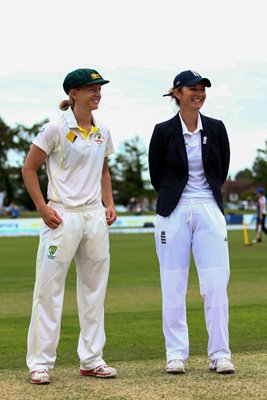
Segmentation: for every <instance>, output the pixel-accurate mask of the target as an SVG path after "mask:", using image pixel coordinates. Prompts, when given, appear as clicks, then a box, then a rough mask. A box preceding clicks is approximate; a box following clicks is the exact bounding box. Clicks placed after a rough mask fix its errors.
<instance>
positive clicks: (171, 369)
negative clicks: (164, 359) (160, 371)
mask: <svg viewBox="0 0 267 400" xmlns="http://www.w3.org/2000/svg"><path fill="white" fill-rule="evenodd" d="M165 370H166V372H168V374H184V373H185V366H184V361H183V360H171V361H169V362H168V363H167V365H166V368H165Z"/></svg>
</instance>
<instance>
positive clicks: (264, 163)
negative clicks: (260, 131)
mask: <svg viewBox="0 0 267 400" xmlns="http://www.w3.org/2000/svg"><path fill="white" fill-rule="evenodd" d="M257 153H258V155H257V157H256V159H255V161H254V164H253V166H252V172H253V177H254V181H255V182H257V183H258V184H261V185H262V186H263V188H264V190H265V193H266V191H267V141H266V142H265V149H258V150H257Z"/></svg>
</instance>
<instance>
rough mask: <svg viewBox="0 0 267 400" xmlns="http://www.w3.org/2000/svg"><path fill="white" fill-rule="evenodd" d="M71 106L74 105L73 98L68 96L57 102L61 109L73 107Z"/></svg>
mask: <svg viewBox="0 0 267 400" xmlns="http://www.w3.org/2000/svg"><path fill="white" fill-rule="evenodd" d="M73 106H74V100H73V98H72V97H70V96H69V98H68V100H62V101H61V102H60V103H59V108H60V110H62V111H67V109H68V108H69V107H71V108H73Z"/></svg>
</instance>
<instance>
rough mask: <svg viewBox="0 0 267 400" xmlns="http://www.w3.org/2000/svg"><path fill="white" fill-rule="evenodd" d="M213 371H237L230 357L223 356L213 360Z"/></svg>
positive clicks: (222, 372) (211, 364) (211, 367)
mask: <svg viewBox="0 0 267 400" xmlns="http://www.w3.org/2000/svg"><path fill="white" fill-rule="evenodd" d="M209 368H210V369H212V370H213V371H216V372H218V373H219V374H233V373H234V372H235V367H234V365H233V364H232V363H231V361H230V360H229V358H226V357H221V358H217V360H212V361H211V363H210V366H209Z"/></svg>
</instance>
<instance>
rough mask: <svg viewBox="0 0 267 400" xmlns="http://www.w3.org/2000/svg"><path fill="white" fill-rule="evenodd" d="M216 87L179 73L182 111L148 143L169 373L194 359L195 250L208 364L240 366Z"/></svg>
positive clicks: (226, 369)
mask: <svg viewBox="0 0 267 400" xmlns="http://www.w3.org/2000/svg"><path fill="white" fill-rule="evenodd" d="M210 86H211V83H210V81H209V79H207V78H202V76H200V74H199V73H197V72H196V71H192V70H187V71H182V72H181V73H179V74H178V75H177V76H176V77H175V78H174V81H173V86H172V88H171V89H170V91H169V93H168V94H166V95H164V96H170V97H171V98H172V99H174V101H175V102H176V104H177V105H178V107H179V112H178V113H177V114H176V115H175V116H174V117H173V118H171V119H170V120H168V121H165V122H161V123H159V124H157V125H156V126H155V128H154V132H153V135H152V138H151V141H150V146H149V169H150V177H151V182H152V185H153V187H154V189H155V191H156V192H157V194H158V199H157V220H156V221H157V222H156V230H155V240H156V250H157V255H158V259H159V264H160V278H161V290H162V308H163V309H162V317H163V333H164V337H165V345H166V358H167V365H166V371H167V372H168V373H184V372H185V361H186V360H187V359H188V357H189V335H188V326H187V319H186V300H185V299H186V292H187V282H188V273H189V265H190V254H191V250H192V253H193V256H194V261H195V264H196V268H197V272H198V277H199V284H200V292H201V295H202V297H203V299H204V310H205V317H206V327H207V332H208V357H209V359H210V365H209V368H210V369H211V370H214V371H216V372H218V373H233V372H234V371H235V368H234V366H233V364H232V362H231V351H230V349H229V333H228V296H227V285H228V280H229V274H230V273H229V255H228V243H227V230H226V222H225V218H224V215H223V212H224V211H223V202H222V195H221V187H222V184H223V183H224V181H225V180H226V178H227V174H228V167H229V158H230V150H229V141H228V136H227V132H226V129H225V126H224V124H223V123H222V121H219V120H216V119H213V118H210V117H207V116H204V115H202V114H201V113H200V109H201V107H202V106H203V104H204V102H205V100H206V87H210Z"/></svg>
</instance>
